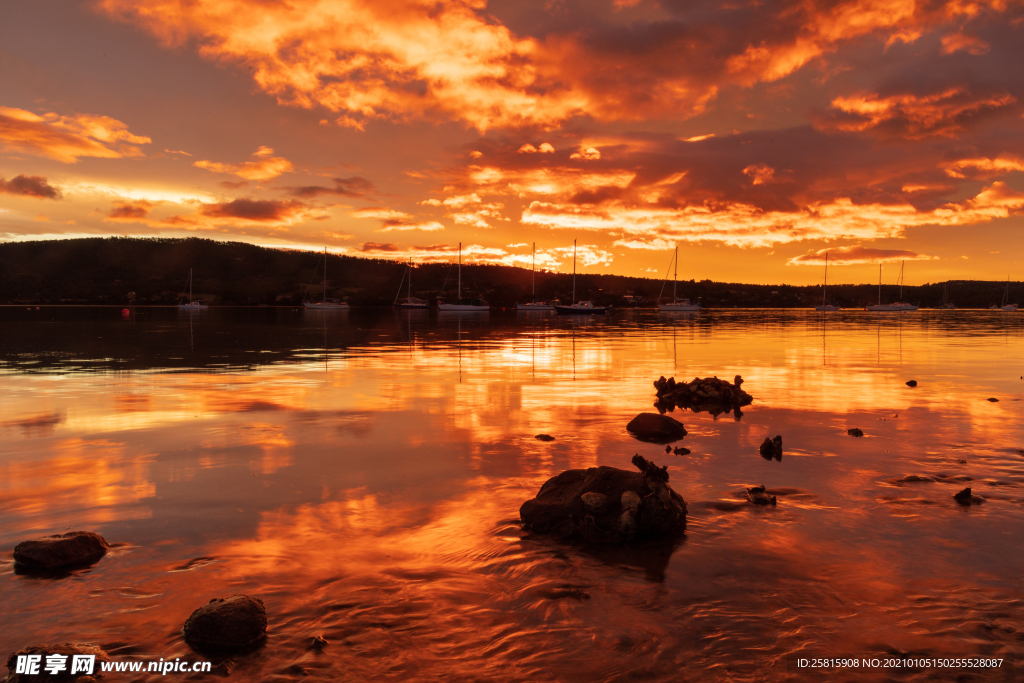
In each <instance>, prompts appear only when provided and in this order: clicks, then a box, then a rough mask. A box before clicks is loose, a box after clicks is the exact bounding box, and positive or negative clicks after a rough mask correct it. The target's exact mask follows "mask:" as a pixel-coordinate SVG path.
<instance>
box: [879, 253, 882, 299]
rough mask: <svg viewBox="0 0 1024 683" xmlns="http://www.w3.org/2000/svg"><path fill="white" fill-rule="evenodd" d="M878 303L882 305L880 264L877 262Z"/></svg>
mask: <svg viewBox="0 0 1024 683" xmlns="http://www.w3.org/2000/svg"><path fill="white" fill-rule="evenodd" d="M878 305H879V306H881V305H882V264H881V263H879V264H878Z"/></svg>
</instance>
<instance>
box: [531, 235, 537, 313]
mask: <svg viewBox="0 0 1024 683" xmlns="http://www.w3.org/2000/svg"><path fill="white" fill-rule="evenodd" d="M531 286H532V288H533V292H532V294H531V296H532V297H533V300H534V301H536V300H537V243H536V242H534V243H533V280H532V285H531Z"/></svg>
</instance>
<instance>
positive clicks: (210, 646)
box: [181, 595, 267, 652]
mask: <svg viewBox="0 0 1024 683" xmlns="http://www.w3.org/2000/svg"><path fill="white" fill-rule="evenodd" d="M181 631H182V633H183V634H184V636H185V642H186V643H188V644H189V645H190V646H191V647H192V648H193V649H195V650H203V651H215V652H217V651H231V650H245V649H247V648H249V647H251V646H253V645H255V644H256V643H258V642H259V641H260V640H261V639H262V638H263V637H264V636H265V635H266V634H267V610H266V608H265V607H264V606H263V601H262V600H260V599H259V598H250V597H249V596H248V595H232V596H231V597H230V598H214V599H213V600H211V601H210V602H209V604H207V605H204V606H203V607H200V608H199V609H197V610H196V611H195V612H193V613H192V615H191V616H190V617H189V618H188V619H187V620H186V621H185V626H184V627H183V628H182V629H181Z"/></svg>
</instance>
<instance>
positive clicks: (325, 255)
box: [324, 247, 327, 303]
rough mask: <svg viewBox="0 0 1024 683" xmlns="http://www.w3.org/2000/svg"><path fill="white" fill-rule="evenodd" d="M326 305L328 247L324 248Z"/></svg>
mask: <svg viewBox="0 0 1024 683" xmlns="http://www.w3.org/2000/svg"><path fill="white" fill-rule="evenodd" d="M324 303H327V247H324Z"/></svg>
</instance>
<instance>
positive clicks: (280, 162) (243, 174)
mask: <svg viewBox="0 0 1024 683" xmlns="http://www.w3.org/2000/svg"><path fill="white" fill-rule="evenodd" d="M253 156H254V157H256V160H255V161H246V162H243V163H241V164H222V163H219V162H215V161H206V160H202V161H196V162H193V164H192V165H193V166H196V167H198V168H205V169H206V170H207V171H213V172H214V173H230V174H232V175H236V176H238V177H239V178H245V179H246V180H270V179H271V178H276V177H277V176H279V175H282V174H284V173H289V172H291V171H292V170H294V167H293V166H292V162H290V161H288V160H287V159H285V158H284V157H275V156H274V150H273V149H272V148H270V147H260V148H259V149H258V150H256V152H255V153H253Z"/></svg>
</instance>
